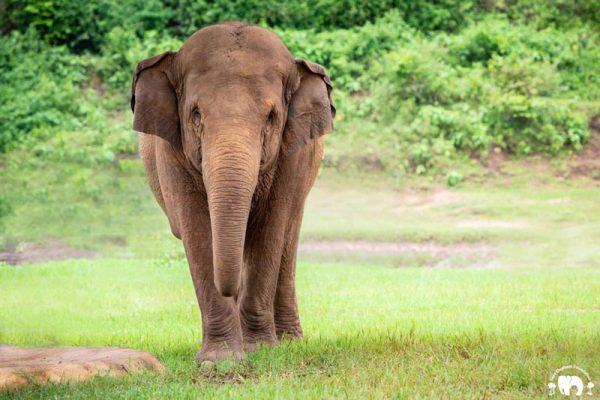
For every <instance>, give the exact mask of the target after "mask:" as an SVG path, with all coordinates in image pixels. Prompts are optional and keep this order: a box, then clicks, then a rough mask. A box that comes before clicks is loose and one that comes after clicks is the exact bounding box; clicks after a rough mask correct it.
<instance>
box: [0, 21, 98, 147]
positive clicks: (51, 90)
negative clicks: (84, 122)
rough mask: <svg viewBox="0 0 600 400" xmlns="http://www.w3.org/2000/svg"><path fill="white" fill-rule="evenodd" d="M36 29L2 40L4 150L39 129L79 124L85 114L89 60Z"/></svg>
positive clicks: (0, 131)
mask: <svg viewBox="0 0 600 400" xmlns="http://www.w3.org/2000/svg"><path fill="white" fill-rule="evenodd" d="M36 36H37V35H36V32H34V31H29V32H28V33H27V34H25V35H22V34H18V33H14V34H12V35H11V36H9V37H5V38H4V40H2V41H0V153H1V152H3V151H5V150H6V149H7V148H9V147H10V146H11V145H13V144H16V143H19V142H21V141H23V140H24V139H25V138H26V137H27V136H28V135H29V134H31V132H33V131H34V130H44V129H49V128H51V127H55V126H62V127H68V128H75V127H76V126H77V125H78V122H77V119H78V118H79V117H81V116H82V115H83V111H82V109H81V107H80V104H79V102H77V101H74V99H76V98H77V97H79V96H80V90H79V85H81V84H82V83H83V82H84V81H85V80H86V75H85V63H84V62H83V61H82V60H81V59H79V58H77V57H73V56H71V55H70V54H69V52H68V50H67V49H66V48H64V47H50V46H48V45H46V44H44V43H43V42H40V41H39V40H38V39H36Z"/></svg>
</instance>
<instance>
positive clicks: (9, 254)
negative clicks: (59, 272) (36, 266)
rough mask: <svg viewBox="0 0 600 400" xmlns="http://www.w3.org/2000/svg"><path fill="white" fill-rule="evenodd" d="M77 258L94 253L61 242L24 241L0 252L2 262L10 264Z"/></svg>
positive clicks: (88, 257) (91, 255)
mask: <svg viewBox="0 0 600 400" xmlns="http://www.w3.org/2000/svg"><path fill="white" fill-rule="evenodd" d="M74 258H75V259H77V258H85V259H90V258H94V253H93V252H91V251H88V250H79V249H75V248H73V247H70V246H67V245H65V244H61V243H50V244H46V245H38V244H34V243H22V244H20V245H18V246H9V247H8V248H7V249H6V251H3V252H0V262H5V263H8V264H10V265H17V264H31V263H37V262H45V261H61V260H70V259H74Z"/></svg>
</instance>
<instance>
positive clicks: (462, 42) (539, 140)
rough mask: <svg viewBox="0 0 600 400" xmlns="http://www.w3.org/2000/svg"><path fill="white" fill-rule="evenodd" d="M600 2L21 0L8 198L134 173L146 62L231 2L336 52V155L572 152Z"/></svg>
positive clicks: (356, 159)
mask: <svg viewBox="0 0 600 400" xmlns="http://www.w3.org/2000/svg"><path fill="white" fill-rule="evenodd" d="M559 3H560V4H559ZM595 3H597V1H596V0H593V1H587V2H577V3H571V2H562V1H559V2H558V3H557V4H558V5H559V6H560V7H561V8H560V9H561V12H560V13H557V12H556V11H555V10H554V8H553V7H551V6H549V5H546V6H545V5H544V4H545V2H542V1H539V0H516V1H511V2H494V1H492V2H476V1H455V0H444V1H441V2H432V1H426V0H421V1H416V2H415V1H401V0H386V1H382V2H367V1H362V0H353V1H350V0H348V1H342V2H338V1H329V0H311V1H309V2H296V1H292V2H285V4H284V3H282V2H279V1H278V0H254V1H252V2H241V1H240V2H238V1H235V2H225V1H214V2H208V1H200V0H181V1H159V0H151V1H140V0H126V1H121V2H115V1H112V0H95V1H90V2H81V1H68V2H67V1H63V0H50V1H43V2H42V1H33V0H28V1H25V2H21V1H19V2H17V1H14V0H9V1H7V2H5V5H4V7H5V8H4V11H5V12H4V13H2V17H1V18H3V21H2V22H3V27H4V31H3V34H4V36H2V40H1V41H0V157H1V158H2V166H0V168H2V171H3V175H4V174H6V175H10V176H7V177H5V178H3V181H5V182H10V184H11V185H10V186H8V185H3V187H2V188H0V204H2V207H0V209H2V212H1V214H2V215H9V214H10V213H11V211H10V210H13V209H15V207H17V208H18V207H19V206H20V204H15V203H14V202H15V201H17V200H16V199H17V198H18V197H19V195H18V194H16V193H14V188H21V189H19V190H26V188H28V187H29V186H30V185H29V184H28V183H27V182H26V181H27V180H28V179H29V178H28V177H29V176H30V173H31V175H36V174H38V173H39V170H46V171H52V175H53V176H55V177H58V176H65V171H66V170H71V169H72V170H77V171H78V173H77V174H81V175H82V176H88V177H90V178H89V179H92V180H94V179H96V177H100V176H104V175H105V174H108V175H111V174H119V173H121V170H120V168H121V166H122V165H124V163H122V162H121V160H123V159H126V158H127V157H129V156H131V155H134V154H135V153H136V151H137V150H136V137H135V135H133V134H132V133H131V130H130V126H131V115H130V112H129V107H128V102H129V99H128V96H129V84H130V78H131V71H132V69H133V68H134V67H135V65H136V63H137V62H138V61H139V60H141V59H144V58H146V57H149V56H152V55H155V54H157V53H160V52H163V51H166V50H176V49H177V48H179V47H180V45H181V43H182V41H183V40H185V38H186V37H187V35H188V34H189V33H190V32H191V31H193V30H195V29H196V28H197V27H199V26H201V25H203V24H206V23H211V22H215V21H218V20H221V19H228V18H239V19H243V20H246V21H250V22H256V23H260V24H263V25H266V26H268V27H270V28H272V29H274V30H275V31H276V32H277V33H278V34H279V35H280V36H281V38H282V39H283V40H284V42H285V43H286V44H287V45H288V47H289V48H290V50H291V51H292V52H293V53H294V55H295V56H296V57H304V58H307V59H310V60H312V61H315V62H318V63H320V64H322V65H324V66H326V67H327V69H328V71H329V73H330V75H331V77H332V79H333V81H334V84H335V87H336V90H335V92H334V97H335V101H336V104H337V107H338V116H337V118H336V121H335V124H336V131H335V133H334V134H332V135H330V136H329V137H328V152H327V154H328V155H327V158H326V160H325V161H326V162H325V165H326V166H327V167H335V168H346V167H348V166H351V167H357V168H362V166H364V165H368V166H374V167H375V168H377V169H383V170H384V171H385V172H386V173H388V174H389V175H392V176H395V177H406V176H409V175H413V174H416V175H423V174H424V175H429V176H436V177H437V178H438V179H440V180H445V181H446V182H447V183H448V185H451V186H453V185H457V184H459V183H460V182H461V181H462V180H463V177H464V176H465V169H466V168H468V167H467V166H468V165H471V164H472V162H473V161H475V162H483V163H485V162H486V159H487V157H488V156H489V154H490V152H491V154H497V153H503V154H506V155H508V156H514V157H525V156H531V155H536V154H542V155H549V156H553V157H554V156H561V157H568V156H569V155H570V154H574V153H576V152H578V151H580V150H581V149H582V148H583V147H584V146H585V145H586V143H587V142H588V140H589V137H590V132H589V130H588V127H587V125H588V121H589V119H590V118H591V117H593V116H595V115H598V114H599V113H600V107H599V104H600V50H599V49H600V46H599V44H600V39H599V38H600V33H599V32H598V30H597V29H596V27H597V26H598V25H597V24H595V22H597V21H596V20H595V18H597V13H592V12H589V11H590V10H592V9H594V4H595ZM63 165H64V167H63ZM68 165H71V166H70V167H67V166H68ZM17 171H20V172H21V173H20V174H19V173H17ZM77 174H76V175H77ZM69 176H70V177H72V176H71V175H69ZM50 182H51V180H48V181H46V182H44V183H41V182H40V183H39V186H38V189H39V190H41V191H43V190H46V189H47V186H46V185H49V184H50ZM81 182H85V178H81ZM94 182H95V181H94ZM54 184H56V182H55V183H54ZM95 184H96V185H99V183H98V182H95V183H90V184H87V185H86V184H83V183H82V185H83V186H90V187H91V186H94V185H95ZM69 187H71V188H72V189H73V188H74V187H75V186H69ZM44 188H46V189H44ZM73 190H74V189H73ZM82 190H84V188H82ZM84 192H85V190H84Z"/></svg>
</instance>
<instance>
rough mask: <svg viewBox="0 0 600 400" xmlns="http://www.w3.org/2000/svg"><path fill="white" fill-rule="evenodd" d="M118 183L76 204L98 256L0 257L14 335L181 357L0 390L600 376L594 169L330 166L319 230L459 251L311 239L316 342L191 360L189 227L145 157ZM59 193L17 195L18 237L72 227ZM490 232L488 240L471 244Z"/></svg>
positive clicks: (65, 394)
mask: <svg viewBox="0 0 600 400" xmlns="http://www.w3.org/2000/svg"><path fill="white" fill-rule="evenodd" d="M115 182H116V183H115ZM111 185H115V186H114V187H116V188H119V187H121V188H123V190H116V189H115V190H114V192H110V193H107V194H105V195H103V197H102V199H103V201H101V202H99V203H97V204H96V207H97V209H96V210H95V211H94V212H93V213H92V212H90V213H86V210H87V209H88V208H87V207H90V209H91V207H92V206H91V205H86V203H84V202H77V201H76V199H72V200H70V201H72V202H73V204H77V206H76V207H79V208H78V209H76V210H75V211H73V210H71V211H70V213H71V214H70V217H69V218H66V217H64V216H63V218H65V219H64V220H65V221H67V222H66V223H65V224H63V225H62V236H63V237H64V240H65V241H66V242H67V243H69V244H71V245H73V246H79V247H82V246H83V247H86V248H90V249H93V250H95V251H96V252H97V258H96V259H93V260H70V261H62V262H48V263H41V264H31V265H20V266H8V265H0V293H1V295H0V310H1V312H0V343H5V344H13V345H23V346H25V345H31V346H34V345H86V346H88V345H89V346H123V347H132V348H139V349H144V350H148V351H150V352H152V353H153V354H155V355H156V356H157V357H158V358H159V359H160V360H161V361H162V362H163V363H164V364H165V366H166V367H167V372H166V373H165V374H164V375H159V374H153V373H144V374H138V375H133V376H129V377H126V378H122V379H112V378H97V379H95V380H92V381H90V382H87V383H82V384H77V385H51V386H48V387H34V388H27V389H22V390H19V391H17V392H13V393H4V394H0V397H1V396H4V397H23V398H49V397H52V398H82V397H83V398H136V399H137V398H382V397H391V398H435V399H437V398H506V399H517V398H523V399H529V398H545V397H546V396H547V392H546V384H547V382H548V380H549V377H550V375H551V374H552V373H553V372H554V370H556V369H557V368H559V367H561V366H563V365H570V364H575V365H578V366H580V367H582V368H584V369H585V370H587V371H588V372H589V373H590V374H591V375H592V379H594V378H596V379H597V377H598V376H600V268H598V267H599V266H600V264H599V262H600V261H599V260H598V253H599V246H598V243H600V221H599V218H598V217H599V216H600V208H599V207H600V203H599V202H598V193H599V192H598V188H597V186H596V185H595V184H594V182H588V181H583V180H581V181H565V182H560V181H558V180H555V179H553V177H551V176H548V175H543V174H542V175H541V177H540V176H536V177H535V178H534V177H531V176H529V177H525V175H524V174H523V173H522V171H520V172H519V174H518V175H515V177H513V178H511V179H498V180H494V181H491V180H487V181H485V182H478V181H475V180H473V181H470V182H469V181H467V182H465V183H463V184H462V185H461V186H460V187H459V188H457V189H448V188H444V187H441V186H439V185H436V184H435V183H433V182H426V181H424V180H418V181H414V182H405V183H403V184H402V185H398V184H395V183H393V182H389V181H386V180H385V179H383V178H374V177H373V176H365V177H358V178H357V177H354V178H347V177H341V176H338V175H335V174H332V173H331V172H326V173H324V174H323V176H321V177H320V179H319V183H318V184H317V186H316V187H315V189H314V191H313V193H312V194H311V197H310V199H309V203H308V207H307V212H306V216H305V221H304V229H303V241H304V242H305V243H306V242H315V241H317V242H322V243H328V242H329V241H332V240H340V239H344V240H353V239H361V240H368V241H374V242H377V241H379V242H394V243H412V244H414V245H415V246H417V247H418V246H419V245H429V246H432V245H434V244H435V245H439V246H446V247H444V248H448V249H450V250H451V252H450V253H449V255H448V256H447V257H446V256H444V254H442V255H441V256H440V255H439V254H437V255H436V254H429V253H428V250H427V249H428V247H424V250H423V251H422V252H420V253H416V254H414V253H410V252H408V253H406V254H404V253H402V252H400V253H399V254H392V255H389V254H383V255H377V254H374V255H370V256H364V255H361V254H353V253H351V254H344V255H343V257H341V258H340V257H338V255H336V254H334V253H333V252H332V253H331V254H328V253H327V252H325V253H319V254H311V253H310V252H307V253H301V256H300V264H299V270H298V293H299V302H300V313H301V319H302V323H303V328H304V332H305V338H304V340H302V341H298V342H285V343H282V344H281V345H280V346H279V347H277V348H262V349H260V350H259V351H257V352H255V353H251V354H248V356H247V359H246V360H245V361H244V362H242V363H241V364H239V365H236V366H233V367H232V366H227V367H218V368H217V369H216V370H213V371H208V372H207V371H199V370H198V369H197V367H196V366H195V364H194V362H193V356H194V354H195V352H196V351H197V350H198V348H199V346H200V338H201V331H200V315H199V312H198V308H197V305H196V300H195V297H194V294H193V288H192V282H191V279H190V278H189V273H188V271H187V265H186V262H185V259H184V257H183V254H182V251H181V250H180V244H179V242H178V241H177V240H175V239H173V238H171V237H170V234H169V232H168V229H167V227H166V224H165V221H164V218H163V217H162V216H161V215H160V212H159V210H158V208H157V207H156V206H154V205H153V204H152V199H151V198H150V194H149V193H148V189H147V188H146V187H145V186H143V180H142V179H141V178H140V177H139V176H138V175H137V172H136V173H135V174H133V175H125V176H122V177H116V178H114V182H113V183H112V184H111ZM56 193H61V192H59V191H57V192H56ZM62 193H76V191H72V192H69V191H66V190H65V191H62ZM73 196H74V195H73ZM48 199H49V201H50V203H48V202H46V203H43V202H42V201H39V202H38V200H35V199H33V200H32V201H30V202H29V203H26V205H27V207H26V206H25V205H24V206H23V207H24V208H23V209H16V210H15V213H14V214H13V216H11V219H10V220H9V222H11V223H10V224H9V225H8V230H7V232H8V236H9V237H12V238H15V237H18V235H21V236H20V239H21V240H22V239H23V238H27V237H32V238H33V239H32V240H35V239H37V240H39V238H44V237H45V238H51V239H56V238H60V237H61V227H60V226H56V223H57V220H52V218H55V217H54V216H53V215H50V214H49V215H48V218H50V219H51V220H52V221H53V223H52V224H49V225H50V228H48V229H46V228H45V227H44V226H39V225H38V226H37V227H36V225H35V223H34V222H35V220H34V217H35V216H37V217H36V218H42V217H43V215H44V214H43V209H44V207H46V209H54V208H56V207H57V206H56V204H59V200H58V195H54V194H53V193H49V194H48ZM106 199H110V200H106ZM132 199H137V200H138V204H136V203H134V202H133V201H132ZM63 200H64V199H63ZM54 201H56V203H53V202H54ZM119 210H121V211H120V212H121V213H123V214H122V215H123V217H122V218H119V215H120V214H119ZM27 211H28V212H27ZM19 216H21V217H22V218H21V219H19ZM111 222H112V224H111ZM133 222H135V224H134V223H133ZM115 235H116V236H118V237H119V238H120V239H121V240H120V242H122V243H120V244H118V245H117V244H115V240H114V237H115ZM103 238H104V239H103ZM482 245H483V246H485V248H486V249H488V250H486V252H483V253H481V254H480V253H478V252H477V251H475V252H473V253H469V255H468V256H463V255H462V253H461V252H462V251H463V250H461V249H465V248H466V249H468V248H469V247H470V246H474V247H476V246H482Z"/></svg>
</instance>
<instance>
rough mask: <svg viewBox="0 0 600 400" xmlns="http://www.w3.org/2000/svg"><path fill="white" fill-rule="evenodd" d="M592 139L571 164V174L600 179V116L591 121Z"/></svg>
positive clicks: (572, 175)
mask: <svg viewBox="0 0 600 400" xmlns="http://www.w3.org/2000/svg"><path fill="white" fill-rule="evenodd" d="M590 134H591V137H590V141H589V143H588V144H587V145H586V146H585V149H584V150H583V151H582V152H581V153H580V154H579V155H578V156H577V157H576V158H575V160H573V161H572V162H571V163H570V164H569V176H570V177H578V176H587V177H590V178H592V179H594V180H600V117H596V118H594V119H592V120H591V121H590Z"/></svg>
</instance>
